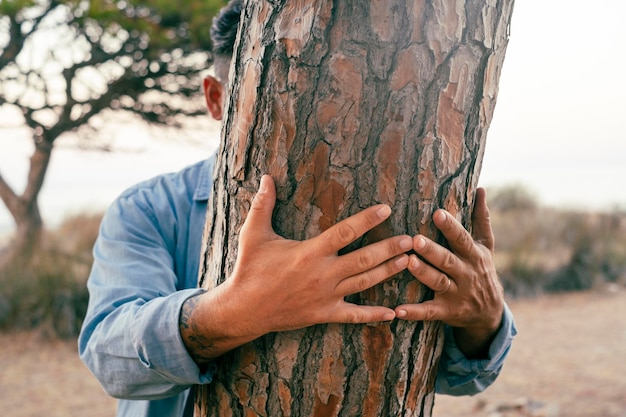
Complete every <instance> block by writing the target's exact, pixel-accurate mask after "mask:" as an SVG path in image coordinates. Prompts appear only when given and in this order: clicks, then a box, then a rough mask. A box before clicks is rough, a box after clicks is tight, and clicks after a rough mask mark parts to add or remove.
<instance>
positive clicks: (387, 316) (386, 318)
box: [383, 313, 396, 321]
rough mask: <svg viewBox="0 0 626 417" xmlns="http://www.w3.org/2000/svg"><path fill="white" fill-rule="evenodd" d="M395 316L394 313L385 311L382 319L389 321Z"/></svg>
mask: <svg viewBox="0 0 626 417" xmlns="http://www.w3.org/2000/svg"><path fill="white" fill-rule="evenodd" d="M395 317H396V315H395V313H385V315H384V316H383V321H390V320H393V319H394V318H395Z"/></svg>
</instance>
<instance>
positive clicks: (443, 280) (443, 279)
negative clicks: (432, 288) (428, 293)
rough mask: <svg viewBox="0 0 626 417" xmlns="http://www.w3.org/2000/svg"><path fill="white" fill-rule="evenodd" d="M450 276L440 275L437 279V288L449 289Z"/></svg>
mask: <svg viewBox="0 0 626 417" xmlns="http://www.w3.org/2000/svg"><path fill="white" fill-rule="evenodd" d="M449 279H450V278H448V276H447V275H446V274H439V276H438V277H437V282H436V283H435V285H436V288H447V287H448V280H449Z"/></svg>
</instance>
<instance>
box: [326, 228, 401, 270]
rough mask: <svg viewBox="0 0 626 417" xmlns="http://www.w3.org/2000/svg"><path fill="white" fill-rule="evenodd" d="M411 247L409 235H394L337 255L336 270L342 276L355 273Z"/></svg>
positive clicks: (372, 266)
mask: <svg viewBox="0 0 626 417" xmlns="http://www.w3.org/2000/svg"><path fill="white" fill-rule="evenodd" d="M412 248H413V239H411V237H410V236H406V235H404V236H394V237H391V238H388V239H385V240H381V241H379V242H375V243H372V244H370V245H367V246H365V247H362V248H360V249H357V250H355V251H353V252H350V253H348V254H346V255H343V256H341V257H339V258H338V260H337V261H335V262H336V265H337V271H338V274H339V276H341V277H344V278H345V277H350V276H352V275H357V274H360V273H362V272H365V271H367V270H369V269H371V268H374V267H375V266H377V265H380V264H381V263H383V262H385V261H388V260H389V259H391V258H393V257H394V256H397V255H400V254H402V253H405V252H408V251H410V250H411V249H412ZM405 267H406V266H405Z"/></svg>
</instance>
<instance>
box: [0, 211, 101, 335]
mask: <svg viewBox="0 0 626 417" xmlns="http://www.w3.org/2000/svg"><path fill="white" fill-rule="evenodd" d="M99 221H100V217H99V216H91V217H87V216H79V217H75V218H72V219H69V220H68V221H66V222H65V223H64V224H63V225H61V226H60V227H59V228H58V229H56V230H54V231H52V232H49V233H46V236H45V238H44V242H43V243H42V245H41V247H40V248H38V249H37V250H36V252H35V254H34V256H33V257H32V258H30V259H27V260H26V259H16V260H14V261H13V262H12V263H10V264H9V265H7V266H6V267H5V268H4V269H3V270H2V271H1V272H0V328H3V329H23V330H27V329H39V330H42V331H43V332H44V333H45V334H46V335H49V336H54V337H59V338H69V337H74V336H76V335H77V334H78V332H79V330H80V326H81V325H82V320H83V317H84V316H85V312H86V309H87V301H88V293H87V288H86V285H85V284H86V279H87V276H88V273H89V268H90V265H91V261H92V258H91V248H92V247H93V243H94V242H95V238H96V236H97V229H98V224H99Z"/></svg>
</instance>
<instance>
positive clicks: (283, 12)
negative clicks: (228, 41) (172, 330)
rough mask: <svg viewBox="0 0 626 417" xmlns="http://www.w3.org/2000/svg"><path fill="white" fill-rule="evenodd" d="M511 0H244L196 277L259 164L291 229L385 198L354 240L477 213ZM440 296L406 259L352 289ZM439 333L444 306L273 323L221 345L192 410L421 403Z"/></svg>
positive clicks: (249, 411) (389, 300)
mask: <svg viewBox="0 0 626 417" xmlns="http://www.w3.org/2000/svg"><path fill="white" fill-rule="evenodd" d="M512 9H513V0H502V1H496V0H487V1H485V0H436V1H426V0H415V1H410V2H409V1H401V0H395V1H393V0H392V1H389V0H384V1H383V0H370V1H358V2H357V1H348V0H344V1H340V0H335V1H332V0H317V1H310V0H306V1H305V0H300V1H289V2H288V1H286V0H276V1H271V2H270V1H249V2H248V3H247V6H246V8H245V11H244V15H243V18H242V24H241V26H240V32H239V33H240V35H239V40H238V43H237V45H236V47H235V53H234V57H233V64H232V65H233V66H234V72H233V71H231V91H230V94H231V98H230V101H229V103H227V114H226V118H225V121H224V126H223V130H222V145H221V148H220V150H219V152H218V163H217V167H216V172H215V175H214V177H215V184H214V194H213V198H212V201H211V203H210V204H209V209H208V213H207V229H206V230H205V243H206V249H205V250H204V251H203V257H204V261H203V262H202V265H203V267H202V271H201V285H202V286H203V287H205V288H208V289H210V288H212V287H214V286H215V285H219V283H220V282H221V279H222V278H223V277H228V276H229V274H230V273H231V269H232V266H233V265H234V260H235V258H236V249H237V234H238V231H239V229H240V227H241V225H242V223H243V221H244V219H245V216H246V214H247V210H248V208H249V205H250V201H251V199H252V197H253V196H254V193H255V192H256V190H257V186H258V182H259V178H260V176H261V175H262V174H265V173H269V174H270V175H271V176H272V177H273V178H274V179H275V181H276V184H277V192H278V199H279V201H278V204H277V207H276V209H275V214H274V220H273V221H274V227H275V230H276V231H277V233H279V234H281V235H282V236H285V237H289V238H293V239H299V240H300V239H306V238H308V237H311V236H314V235H317V234H319V233H320V232H321V231H323V230H325V229H326V228H328V227H329V226H331V225H332V224H334V223H336V222H337V221H338V220H340V219H343V218H345V217H347V216H349V215H351V214H354V213H355V212H357V211H359V210H361V209H363V208H365V207H368V206H370V205H372V204H375V203H387V204H389V205H391V206H392V208H393V215H392V217H391V218H390V220H388V221H387V222H385V223H384V224H383V225H382V227H379V228H377V229H376V230H375V231H374V232H373V233H371V234H370V235H369V236H366V237H365V238H364V239H363V240H362V241H361V242H360V244H363V243H366V242H368V241H372V240H375V239H379V238H381V237H383V236H388V235H390V234H400V233H409V234H415V233H418V232H420V233H424V234H427V235H430V236H435V231H434V229H433V227H432V225H431V222H430V219H431V215H432V213H433V211H434V210H435V209H436V208H438V207H445V208H446V209H447V210H449V211H450V212H452V213H453V214H454V215H456V216H457V218H459V219H460V220H461V221H462V222H463V223H464V224H465V225H466V226H469V218H470V215H471V212H470V211H471V207H472V205H473V195H474V190H475V188H476V184H477V180H478V175H479V171H480V166H481V161H482V156H483V152H484V146H485V137H486V133H487V128H488V126H489V123H490V121H491V118H492V114H493V110H494V106H495V102H496V96H497V90H498V88H497V87H498V79H499V75H500V70H501V67H502V63H503V59H504V54H505V49H506V45H507V41H508V31H509V25H510V17H511V14H512ZM349 249H350V248H348V249H347V250H349ZM430 295H431V294H429V291H428V290H427V289H425V288H424V287H422V286H421V285H418V284H417V282H416V280H415V279H413V278H411V277H410V276H409V275H404V276H400V277H398V278H396V279H393V280H391V281H389V282H386V283H384V284H382V285H379V286H378V287H376V288H375V289H372V290H370V291H367V292H365V293H361V294H358V295H356V296H354V300H353V301H355V302H357V303H374V304H383V305H388V306H392V307H393V306H395V305H398V304H401V303H405V302H419V301H422V300H424V299H425V298H426V297H429V296H430ZM268 302H271V300H268ZM441 348H442V334H441V326H440V325H439V324H438V323H433V322H426V323H422V322H419V323H412V322H404V321H394V322H393V323H386V324H378V325H334V324H333V325H324V326H314V327H311V328H307V329H303V330H299V331H293V332H285V333H280V334H270V335H267V336H266V337H263V338H261V339H259V340H257V341H255V342H253V343H250V344H248V345H246V346H243V347H241V348H239V349H237V350H235V351H233V352H231V353H229V354H227V355H225V356H224V357H222V358H221V360H220V363H219V366H218V368H219V370H218V372H217V374H216V376H215V380H214V382H213V383H211V384H209V385H206V386H202V387H198V391H197V403H196V416H202V417H204V416H222V417H223V416H272V417H274V416H391V415H394V416H400V415H402V416H427V415H430V414H431V410H432V406H433V402H434V393H433V385H434V376H435V370H436V364H437V361H438V358H439V354H440V352H441Z"/></svg>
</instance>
